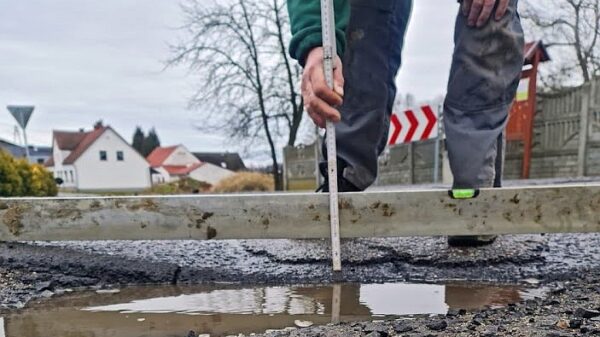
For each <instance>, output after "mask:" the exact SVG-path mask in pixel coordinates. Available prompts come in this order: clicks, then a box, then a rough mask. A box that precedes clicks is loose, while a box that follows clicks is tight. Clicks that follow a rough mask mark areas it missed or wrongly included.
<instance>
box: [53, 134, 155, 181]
mask: <svg viewBox="0 0 600 337" xmlns="http://www.w3.org/2000/svg"><path fill="white" fill-rule="evenodd" d="M46 166H47V167H48V169H49V170H50V171H52V172H53V174H54V177H55V178H60V179H62V181H63V184H62V185H61V187H62V188H66V189H74V190H77V191H139V190H144V189H146V188H149V187H150V186H151V181H150V165H148V162H147V161H146V159H145V158H144V157H143V156H142V155H140V154H139V153H138V152H137V151H136V150H135V149H134V148H133V147H131V145H129V143H127V141H125V139H123V137H121V136H120V135H119V134H118V133H117V132H116V131H115V130H113V129H112V128H111V127H110V126H103V125H101V124H99V125H98V124H97V125H96V126H95V127H94V129H93V130H91V131H84V130H83V129H81V130H79V131H77V132H71V131H53V135H52V157H51V158H50V159H49V160H48V161H47V162H46Z"/></svg>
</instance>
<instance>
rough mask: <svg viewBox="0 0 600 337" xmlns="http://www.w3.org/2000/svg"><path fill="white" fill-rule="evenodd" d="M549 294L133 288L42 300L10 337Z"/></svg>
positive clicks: (238, 323) (228, 331)
mask: <svg viewBox="0 0 600 337" xmlns="http://www.w3.org/2000/svg"><path fill="white" fill-rule="evenodd" d="M542 295H543V292H541V291H540V290H536V289H525V288H520V287H515V286H495V285H482V284H446V285H435V284H407V283H387V284H363V285H361V284H342V285H327V286H318V285H296V286H272V287H243V288H242V287H233V286H227V285H224V286H223V285H222V286H184V287H182V286H160V287H132V288H124V289H120V290H117V291H100V292H99V293H97V292H83V293H76V294H69V295H65V296H61V297H58V298H54V299H50V300H46V301H41V302H38V303H36V304H33V305H32V306H30V307H29V308H28V309H25V310H22V311H20V312H15V313H12V314H9V315H7V316H6V317H4V331H5V334H6V337H17V336H18V337H46V336H95V337H102V336H107V337H108V336H111V337H135V336H145V337H165V336H186V335H187V332H188V331H190V330H194V331H196V332H198V333H199V334H201V335H202V334H205V335H210V336H227V335H237V334H239V333H243V334H250V333H260V332H264V331H266V330H269V329H284V328H287V327H296V326H299V325H313V324H314V325H322V324H327V323H330V322H332V321H338V320H339V321H347V322H350V321H364V320H375V319H393V318H399V317H405V316H411V315H427V314H446V313H447V312H448V310H450V309H467V310H475V309H481V308H486V307H503V306H506V305H508V304H511V303H516V302H519V301H522V300H526V299H531V298H534V297H539V296H542ZM337 303H339V306H338V304H337ZM3 337H4V336H3Z"/></svg>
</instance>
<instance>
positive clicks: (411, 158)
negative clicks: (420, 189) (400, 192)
mask: <svg viewBox="0 0 600 337" xmlns="http://www.w3.org/2000/svg"><path fill="white" fill-rule="evenodd" d="M408 165H409V166H408V167H409V177H408V182H409V184H410V185H413V184H414V183H415V143H414V142H410V143H408Z"/></svg>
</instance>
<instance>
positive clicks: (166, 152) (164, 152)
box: [146, 145, 179, 167]
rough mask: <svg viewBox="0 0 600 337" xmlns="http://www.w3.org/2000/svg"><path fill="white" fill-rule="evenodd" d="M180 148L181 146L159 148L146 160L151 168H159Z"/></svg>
mask: <svg viewBox="0 0 600 337" xmlns="http://www.w3.org/2000/svg"><path fill="white" fill-rule="evenodd" d="M178 147H179V145H175V146H167V147H157V148H156V149H154V150H153V151H152V152H151V153H150V154H149V155H148V157H146V160H147V161H148V163H150V166H151V167H159V166H162V164H163V163H164V162H165V160H167V158H169V156H170V155H171V154H172V153H173V152H174V151H175V150H176V149H177V148H178Z"/></svg>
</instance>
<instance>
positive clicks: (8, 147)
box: [0, 139, 52, 164]
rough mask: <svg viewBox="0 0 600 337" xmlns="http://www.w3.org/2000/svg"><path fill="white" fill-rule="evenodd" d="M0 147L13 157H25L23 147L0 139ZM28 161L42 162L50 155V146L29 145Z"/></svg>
mask: <svg viewBox="0 0 600 337" xmlns="http://www.w3.org/2000/svg"><path fill="white" fill-rule="evenodd" d="M0 149H2V150H4V151H6V152H8V153H10V154H11V155H12V156H13V157H15V158H25V157H26V153H25V147H23V146H20V145H17V144H14V143H11V142H9V141H7V140H4V139H0ZM28 149H29V162H31V163H32V164H44V163H45V162H46V161H47V160H48V159H49V158H50V156H51V155H52V148H51V147H48V146H34V145H29V146H28Z"/></svg>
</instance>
